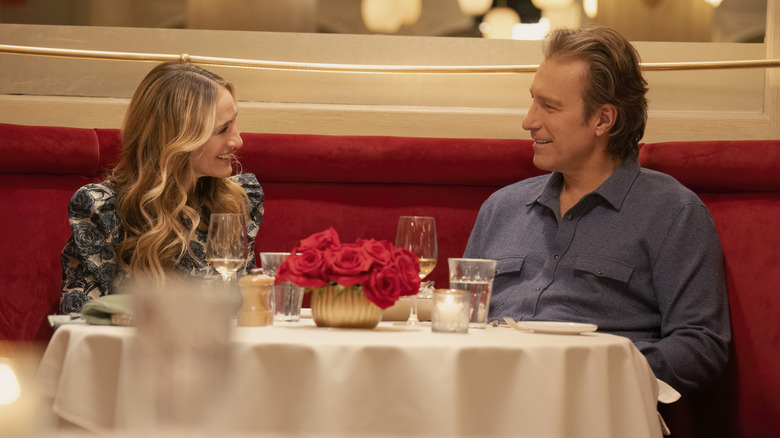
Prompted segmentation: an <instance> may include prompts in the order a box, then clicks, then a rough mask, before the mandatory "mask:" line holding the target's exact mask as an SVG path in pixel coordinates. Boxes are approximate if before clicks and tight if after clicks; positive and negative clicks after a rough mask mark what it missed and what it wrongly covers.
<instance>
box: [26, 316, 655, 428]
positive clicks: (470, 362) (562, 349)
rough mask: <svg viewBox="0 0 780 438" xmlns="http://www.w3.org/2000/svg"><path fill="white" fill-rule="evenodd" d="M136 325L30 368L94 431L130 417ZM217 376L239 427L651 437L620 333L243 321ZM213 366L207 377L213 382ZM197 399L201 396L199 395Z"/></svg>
mask: <svg viewBox="0 0 780 438" xmlns="http://www.w3.org/2000/svg"><path fill="white" fill-rule="evenodd" d="M136 338H138V336H136V330H135V329H133V328H126V327H100V326H86V325H71V326H63V327H60V328H59V329H58V330H57V331H56V332H55V334H54V337H53V338H52V340H51V342H50V344H49V346H48V348H47V350H46V352H45V354H44V357H43V359H42V362H41V366H40V369H39V373H38V377H39V383H40V384H41V385H42V390H43V393H44V395H45V396H47V397H50V398H51V399H52V403H53V404H52V408H53V411H54V412H55V413H56V414H57V415H59V416H61V417H62V418H64V419H66V420H68V421H70V422H72V423H74V424H76V425H78V426H81V427H84V428H85V429H87V430H91V431H94V432H97V433H102V434H110V433H111V432H112V431H115V430H117V428H118V427H119V426H120V425H125V424H128V423H130V422H132V420H131V419H129V418H128V416H129V415H130V414H129V413H128V408H127V403H126V402H124V401H123V400H126V399H127V396H128V394H130V393H131V392H132V390H133V388H134V386H135V384H136V382H135V381H134V379H135V378H137V377H132V376H133V372H132V370H133V369H134V367H135V362H133V353H132V352H133V351H134V350H132V345H133V343H134V342H133V340H134V339H136ZM227 349H228V350H229V352H230V354H229V357H230V359H229V360H228V361H227V362H226V364H225V368H224V369H225V370H226V371H225V375H224V376H223V377H224V382H223V384H222V386H223V387H224V388H226V390H225V391H226V394H227V399H228V402H227V404H228V405H229V407H228V410H229V423H228V424H229V425H230V430H231V432H234V433H236V434H248V433H251V434H256V433H265V434H269V435H273V436H277V435H278V436H287V435H306V436H314V435H319V436H347V435H350V436H392V435H408V436H411V435H414V436H522V437H598V438H609V437H632V438H641V437H658V436H661V431H660V425H659V422H658V419H657V414H656V400H657V391H658V389H657V385H656V381H655V378H654V377H653V374H652V372H651V371H650V369H649V366H648V365H647V362H646V360H645V359H644V357H643V356H642V355H641V353H639V351H638V350H637V349H636V348H635V347H634V346H633V344H632V343H631V342H630V341H629V340H628V339H625V338H621V337H617V336H611V335H606V334H596V333H591V334H583V335H554V334H536V333H527V332H520V331H517V330H513V329H511V328H506V327H488V328H487V329H485V330H477V329H471V330H469V332H468V334H465V335H459V334H440V333H432V332H431V331H430V328H427V327H426V328H423V329H422V330H417V331H407V330H403V329H401V328H399V327H396V326H393V325H392V324H390V323H385V322H383V323H381V324H380V326H379V327H377V328H376V329H374V330H351V329H323V328H317V327H315V326H314V325H313V323H312V322H311V320H308V321H306V322H303V323H301V324H299V325H296V326H292V325H290V326H273V327H258V328H244V327H238V328H235V329H234V330H233V332H232V333H231V335H230V341H229V345H228V347H227ZM210 377H211V376H202V378H203V379H210ZM204 402H207V400H206V401H204Z"/></svg>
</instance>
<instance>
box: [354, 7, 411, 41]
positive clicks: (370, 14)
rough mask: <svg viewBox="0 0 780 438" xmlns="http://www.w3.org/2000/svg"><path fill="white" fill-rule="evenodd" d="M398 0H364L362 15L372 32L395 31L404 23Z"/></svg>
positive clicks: (364, 22)
mask: <svg viewBox="0 0 780 438" xmlns="http://www.w3.org/2000/svg"><path fill="white" fill-rule="evenodd" d="M398 6H399V4H398V3H397V2H396V0H362V2H361V3H360V16H361V18H362V19H363V24H365V25H366V28H367V29H368V30H370V31H371V32H375V33H388V34H389V33H395V32H398V29H400V28H401V25H402V24H403V16H402V14H401V8H399V7H398Z"/></svg>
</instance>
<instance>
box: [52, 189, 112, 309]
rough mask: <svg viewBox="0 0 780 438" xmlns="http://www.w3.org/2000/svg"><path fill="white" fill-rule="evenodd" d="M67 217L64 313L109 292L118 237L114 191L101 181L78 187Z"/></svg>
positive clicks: (61, 302)
mask: <svg viewBox="0 0 780 438" xmlns="http://www.w3.org/2000/svg"><path fill="white" fill-rule="evenodd" d="M68 219H69V221H70V227H71V231H72V235H71V237H70V239H69V240H68V242H67V243H66V244H65V248H64V249H63V250H62V255H61V257H60V262H61V264H62V296H61V298H60V311H61V312H62V313H63V314H68V313H71V312H80V311H81V307H82V306H83V305H84V303H86V302H87V301H88V300H90V299H93V298H97V297H100V296H102V295H106V294H109V293H111V284H112V283H113V281H114V279H115V276H116V275H117V256H116V245H117V243H118V240H119V236H120V232H119V227H120V221H119V218H118V217H117V215H116V210H115V204H114V193H113V191H112V190H111V189H109V188H108V187H107V186H105V185H103V184H89V185H86V186H84V187H82V188H80V189H79V190H77V191H76V193H75V194H74V195H73V197H72V198H71V200H70V203H69V204H68Z"/></svg>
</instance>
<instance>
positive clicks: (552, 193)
mask: <svg viewBox="0 0 780 438" xmlns="http://www.w3.org/2000/svg"><path fill="white" fill-rule="evenodd" d="M640 169H641V167H640V166H639V161H637V159H636V157H628V158H626V159H625V160H623V163H622V164H621V165H620V166H619V167H618V168H617V169H615V171H614V172H613V173H612V175H610V177H609V178H607V180H606V181H604V182H603V183H601V185H600V186H598V188H596V190H594V191H593V192H591V193H590V194H589V195H587V196H591V195H596V196H600V197H601V198H603V199H604V200H605V201H607V202H608V203H609V204H610V205H612V208H614V209H615V210H620V206H621V205H622V204H623V200H625V199H626V195H627V194H628V191H629V190H630V189H631V185H632V184H633V183H634V180H635V179H636V177H637V175H639V170H640ZM561 187H563V175H562V174H561V173H560V172H553V173H551V174H550V177H549V178H548V179H547V184H545V185H544V187H542V190H541V192H539V195H538V196H537V197H536V198H535V199H533V200H532V201H531V202H529V203H528V204H527V205H528V206H530V205H532V204H535V203H538V204H542V205H548V206H549V205H550V202H551V201H552V202H554V203H556V204H557V202H558V198H559V196H560V194H561Z"/></svg>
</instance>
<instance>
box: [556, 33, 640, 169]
mask: <svg viewBox="0 0 780 438" xmlns="http://www.w3.org/2000/svg"><path fill="white" fill-rule="evenodd" d="M544 57H545V58H546V59H555V60H563V61H566V60H579V61H584V62H585V63H586V64H587V66H588V67H587V71H586V74H585V75H584V77H583V79H582V100H583V107H584V108H583V112H584V114H585V119H586V120H587V119H588V118H590V117H591V116H592V115H593V114H594V113H595V111H596V110H598V109H599V108H600V107H601V106H602V105H604V104H612V105H614V106H615V107H616V108H617V120H616V121H615V125H614V126H613V127H612V129H611V131H610V133H609V142H608V144H607V153H609V154H610V155H612V156H613V157H615V158H618V159H620V160H624V159H626V157H628V156H631V155H633V156H636V155H637V154H638V153H639V140H641V139H642V137H643V136H644V133H645V125H646V123H647V98H646V97H645V94H646V93H647V81H645V79H644V78H643V77H642V71H641V69H640V66H639V53H638V52H637V51H636V49H635V48H634V46H633V45H631V43H630V42H628V40H626V39H625V38H624V37H623V36H622V35H620V34H619V33H617V32H616V31H614V30H612V29H609V28H605V27H592V28H586V29H556V30H553V31H551V32H550V33H549V34H548V35H547V38H546V41H545V45H544Z"/></svg>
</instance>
